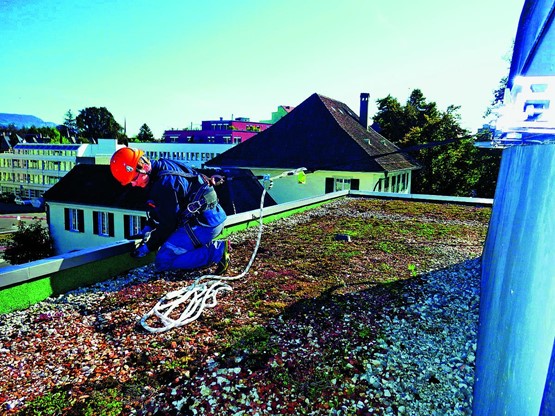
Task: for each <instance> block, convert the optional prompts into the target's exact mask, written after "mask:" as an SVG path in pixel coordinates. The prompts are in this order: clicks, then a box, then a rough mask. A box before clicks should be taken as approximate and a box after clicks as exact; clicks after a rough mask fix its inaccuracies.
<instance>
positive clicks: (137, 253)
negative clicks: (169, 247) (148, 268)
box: [131, 244, 150, 259]
mask: <svg viewBox="0 0 555 416" xmlns="http://www.w3.org/2000/svg"><path fill="white" fill-rule="evenodd" d="M148 253H150V250H149V249H148V247H147V246H146V244H141V245H140V246H139V247H137V248H136V249H135V250H133V252H132V253H131V257H133V258H135V259H140V258H141V257H144V256H146V255H147V254H148Z"/></svg>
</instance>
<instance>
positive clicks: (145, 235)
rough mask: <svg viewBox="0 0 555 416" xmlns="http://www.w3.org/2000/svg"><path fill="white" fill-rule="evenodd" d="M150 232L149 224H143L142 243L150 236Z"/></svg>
mask: <svg viewBox="0 0 555 416" xmlns="http://www.w3.org/2000/svg"><path fill="white" fill-rule="evenodd" d="M151 232H152V227H151V226H149V225H145V227H144V228H143V229H142V230H141V234H140V235H142V237H143V243H146V242H147V241H148V239H149V238H150V233H151Z"/></svg>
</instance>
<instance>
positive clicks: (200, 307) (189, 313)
mask: <svg viewBox="0 0 555 416" xmlns="http://www.w3.org/2000/svg"><path fill="white" fill-rule="evenodd" d="M305 170H306V168H299V169H295V170H291V171H287V172H283V173H281V174H280V175H277V176H274V177H270V176H269V175H265V176H264V178H263V191H262V196H261V198H260V214H259V219H258V221H259V225H258V235H257V237H256V244H255V246H254V250H253V253H252V255H251V258H250V260H249V262H248V263H247V266H246V267H245V270H244V271H243V272H242V273H241V274H239V275H237V276H218V275H214V274H207V275H203V276H201V277H199V278H197V279H196V280H195V281H194V282H193V283H192V284H190V285H189V286H186V287H184V288H182V289H179V290H174V291H172V292H168V293H167V294H166V295H165V296H164V297H162V298H161V299H160V300H159V301H158V303H156V305H154V307H153V308H152V309H151V310H150V311H149V312H148V313H146V314H145V315H144V316H143V317H142V318H141V320H140V322H141V325H142V326H143V328H145V329H146V330H147V331H149V332H152V333H158V332H165V331H168V330H170V329H172V328H177V327H180V326H183V325H187V324H189V323H191V322H193V321H195V320H196V319H197V318H198V317H199V316H200V315H201V314H202V312H203V311H204V310H205V309H206V308H213V307H215V306H216V305H217V304H218V300H217V299H216V297H217V295H218V293H220V292H222V291H232V290H233V288H232V287H231V286H230V285H229V284H228V283H226V282H230V281H233V280H239V279H242V278H243V277H245V276H246V275H247V273H248V272H249V270H250V268H251V266H252V264H253V263H254V259H255V258H256V254H257V253H258V248H259V247H260V241H261V240H262V229H263V225H264V223H263V213H264V197H265V196H266V193H267V191H268V190H269V189H270V188H271V187H272V185H273V181H274V180H275V179H278V178H283V177H285V176H291V175H296V174H298V173H300V172H301V171H305ZM185 302H189V303H188V304H187V305H186V306H183V311H182V312H181V313H180V314H179V312H176V309H177V308H179V307H180V306H181V305H182V304H183V303H185ZM172 313H174V315H177V314H179V316H178V317H177V318H176V319H174V318H172V317H170V315H171V314H172ZM152 317H155V318H158V320H159V323H160V325H158V326H150V325H149V324H147V322H146V321H147V320H148V319H150V318H152Z"/></svg>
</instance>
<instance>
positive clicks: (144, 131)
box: [137, 123, 154, 142]
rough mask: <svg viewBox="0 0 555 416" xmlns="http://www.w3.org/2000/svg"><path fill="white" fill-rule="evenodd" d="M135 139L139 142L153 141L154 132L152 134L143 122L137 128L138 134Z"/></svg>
mask: <svg viewBox="0 0 555 416" xmlns="http://www.w3.org/2000/svg"><path fill="white" fill-rule="evenodd" d="M137 140H138V141H139V142H153V141H154V134H152V130H150V127H148V126H147V124H146V123H145V124H143V125H142V126H141V128H140V129H139V134H138V135H137Z"/></svg>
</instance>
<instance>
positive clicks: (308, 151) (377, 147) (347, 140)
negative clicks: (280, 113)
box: [207, 94, 418, 172]
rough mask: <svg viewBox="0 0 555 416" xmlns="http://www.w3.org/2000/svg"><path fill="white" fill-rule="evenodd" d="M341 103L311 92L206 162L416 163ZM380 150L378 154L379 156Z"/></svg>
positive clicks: (356, 167) (371, 167)
mask: <svg viewBox="0 0 555 416" xmlns="http://www.w3.org/2000/svg"><path fill="white" fill-rule="evenodd" d="M398 151H399V148H398V147H397V146H395V145H394V144H393V143H391V142H390V141H389V140H387V139H386V138H385V137H383V136H381V135H380V134H379V133H377V132H376V131H375V130H373V129H371V128H369V129H368V130H366V129H365V128H364V127H362V126H361V125H360V123H359V118H358V116H357V115H356V114H355V113H354V112H353V111H352V110H351V109H350V108H349V107H348V106H347V105H345V104H343V103H341V102H339V101H336V100H332V99H331V98H327V97H324V96H322V95H319V94H313V95H311V96H310V97H308V98H307V99H306V100H305V101H303V102H302V103H301V104H300V105H298V106H297V107H295V109H294V110H293V111H291V113H289V114H288V115H287V116H285V117H283V118H282V119H280V120H279V121H278V122H277V123H276V124H274V125H273V126H272V127H270V128H269V129H267V130H265V131H263V132H260V133H258V134H257V135H256V136H254V137H253V138H251V139H249V140H247V141H246V142H244V143H241V144H240V145H237V146H235V147H233V148H231V149H229V150H228V151H226V152H224V153H222V154H221V155H219V156H216V157H215V158H214V159H212V160H211V161H209V162H208V163H207V165H209V166H220V167H223V166H233V167H250V168H262V167H263V168H280V169H291V168H298V167H306V168H307V169H309V170H312V171H314V170H338V171H360V172H383V171H393V170H399V169H416V168H418V165H417V164H416V163H414V162H412V161H411V160H410V159H409V158H408V157H406V156H404V155H403V154H401V153H396V152H398ZM380 155H382V156H380Z"/></svg>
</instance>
